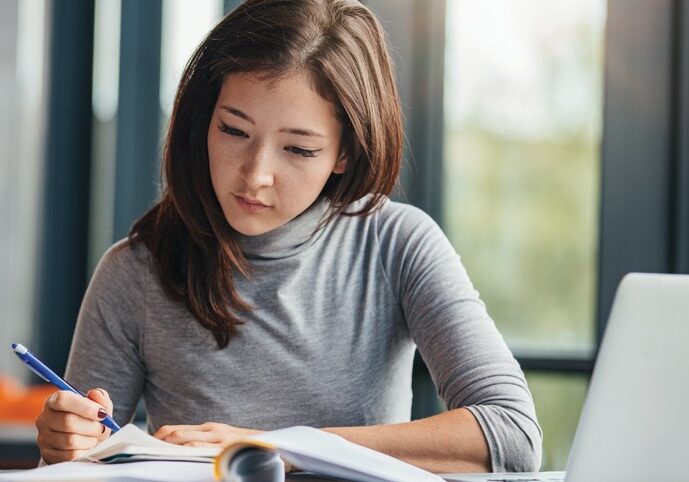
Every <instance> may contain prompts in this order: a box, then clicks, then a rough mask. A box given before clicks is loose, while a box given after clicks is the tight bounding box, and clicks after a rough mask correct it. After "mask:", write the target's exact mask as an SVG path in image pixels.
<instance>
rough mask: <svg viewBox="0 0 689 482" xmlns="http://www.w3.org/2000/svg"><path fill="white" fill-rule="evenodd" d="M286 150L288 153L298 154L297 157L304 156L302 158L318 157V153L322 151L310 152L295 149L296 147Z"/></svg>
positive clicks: (286, 148)
mask: <svg viewBox="0 0 689 482" xmlns="http://www.w3.org/2000/svg"><path fill="white" fill-rule="evenodd" d="M285 150H286V151H287V152H291V153H292V154H297V155H299V156H302V157H316V153H317V152H318V151H320V149H316V150H313V151H310V150H308V149H302V148H301V147H295V146H288V147H285Z"/></svg>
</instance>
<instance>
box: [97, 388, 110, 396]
mask: <svg viewBox="0 0 689 482" xmlns="http://www.w3.org/2000/svg"><path fill="white" fill-rule="evenodd" d="M96 390H98V391H99V392H100V393H101V395H103V396H104V397H107V396H108V394H107V393H105V390H103V389H102V388H96Z"/></svg>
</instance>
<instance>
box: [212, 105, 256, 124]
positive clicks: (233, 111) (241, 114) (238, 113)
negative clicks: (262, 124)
mask: <svg viewBox="0 0 689 482" xmlns="http://www.w3.org/2000/svg"><path fill="white" fill-rule="evenodd" d="M220 108H221V109H222V110H224V111H225V112H227V113H228V114H232V115H236V116H237V117H241V118H242V119H244V120H246V121H249V122H251V123H252V124H256V122H255V121H254V120H253V119H252V118H251V117H249V115H248V114H245V113H244V112H242V111H241V110H239V109H236V108H234V107H230V106H228V105H223V106H220Z"/></svg>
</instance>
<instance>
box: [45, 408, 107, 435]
mask: <svg viewBox="0 0 689 482" xmlns="http://www.w3.org/2000/svg"><path fill="white" fill-rule="evenodd" d="M36 424H37V425H39V424H40V427H39V429H45V430H49V431H53V432H64V433H77V434H81V435H86V436H91V437H100V435H101V434H102V433H103V424H101V423H100V422H97V421H95V420H90V419H88V418H84V417H82V416H80V415H77V414H74V413H67V412H55V411H52V410H48V413H46V414H45V416H44V417H42V418H40V419H37V420H36Z"/></svg>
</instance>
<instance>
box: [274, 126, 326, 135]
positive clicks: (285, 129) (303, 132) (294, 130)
mask: <svg viewBox="0 0 689 482" xmlns="http://www.w3.org/2000/svg"><path fill="white" fill-rule="evenodd" d="M278 132H285V133H287V134H296V135H298V136H309V137H325V135H323V134H320V133H318V132H315V131H311V130H309V129H297V128H294V127H283V128H282V129H280V130H279V131H278Z"/></svg>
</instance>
